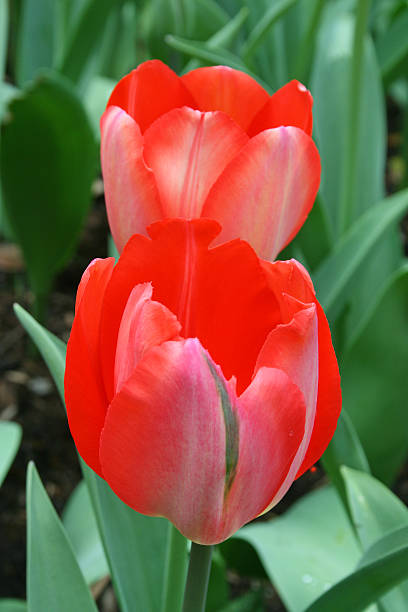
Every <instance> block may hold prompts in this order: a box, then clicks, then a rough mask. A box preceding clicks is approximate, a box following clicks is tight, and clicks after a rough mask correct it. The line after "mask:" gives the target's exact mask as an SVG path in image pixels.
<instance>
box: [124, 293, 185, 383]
mask: <svg viewBox="0 0 408 612" xmlns="http://www.w3.org/2000/svg"><path fill="white" fill-rule="evenodd" d="M152 292H153V288H152V285H151V284H150V283H144V284H140V285H136V287H134V289H133V290H132V292H131V294H130V296H129V299H128V301H127V304H126V307H125V310H124V312H123V316H122V320H121V323H120V328H119V334H118V341H117V344H116V359H115V392H116V393H118V391H120V389H121V387H122V386H123V383H125V382H126V381H127V379H128V378H129V376H130V375H131V374H132V372H133V370H134V369H135V367H136V366H137V364H138V363H139V361H140V360H141V359H142V357H143V356H144V354H145V353H146V351H148V350H149V349H151V348H152V347H153V346H157V345H159V344H162V343H163V342H165V341H166V340H173V339H175V338H177V337H178V335H179V333H180V329H181V325H180V323H179V322H178V321H177V319H176V317H175V316H174V314H173V313H172V312H170V310H168V309H167V308H166V307H165V306H163V304H159V302H154V301H152V300H151V297H152Z"/></svg>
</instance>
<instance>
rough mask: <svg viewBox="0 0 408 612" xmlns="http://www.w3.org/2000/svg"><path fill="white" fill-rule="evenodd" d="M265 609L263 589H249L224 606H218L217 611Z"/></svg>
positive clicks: (230, 611) (232, 611)
mask: <svg viewBox="0 0 408 612" xmlns="http://www.w3.org/2000/svg"><path fill="white" fill-rule="evenodd" d="M264 610H265V608H264V606H263V603H262V591H260V590H259V591H249V592H248V593H245V595H241V597H237V598H235V599H233V600H232V601H230V602H229V603H227V604H226V605H225V606H223V607H222V608H220V607H218V608H217V612H263V611H264ZM206 612H207V611H206Z"/></svg>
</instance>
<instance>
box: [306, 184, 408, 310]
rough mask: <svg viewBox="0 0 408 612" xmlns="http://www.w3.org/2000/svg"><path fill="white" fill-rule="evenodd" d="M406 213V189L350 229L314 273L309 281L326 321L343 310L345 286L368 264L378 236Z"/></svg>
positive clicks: (370, 211) (384, 202)
mask: <svg viewBox="0 0 408 612" xmlns="http://www.w3.org/2000/svg"><path fill="white" fill-rule="evenodd" d="M407 210H408V189H405V190H403V191H400V192H399V193H396V194H395V195H392V196H390V197H388V198H385V200H382V201H381V202H379V203H378V204H376V205H375V206H373V207H372V208H371V210H369V211H367V212H366V213H365V214H364V215H362V216H361V217H360V218H359V219H358V220H357V221H356V222H355V223H354V225H352V227H351V228H350V229H349V231H348V232H347V233H346V234H344V236H343V238H342V239H341V240H340V241H339V242H338V243H337V244H336V246H335V248H334V250H333V252H332V254H331V255H330V256H329V257H328V258H327V259H325V260H324V261H323V262H322V264H321V265H320V266H319V268H318V269H317V270H316V273H315V274H314V275H313V281H314V284H315V287H316V291H317V295H318V297H319V300H320V302H321V304H322V306H323V308H324V309H325V312H326V314H327V316H328V317H329V319H331V320H334V319H335V318H336V316H337V315H338V314H339V312H340V311H341V309H342V308H343V306H344V304H345V302H346V301H347V297H348V293H347V289H348V286H349V284H350V282H351V281H352V279H353V277H354V275H355V274H356V273H357V272H358V270H359V267H360V266H362V265H365V264H366V263H367V262H368V260H369V257H370V256H371V252H372V249H373V248H374V247H375V245H376V244H377V243H378V241H379V240H380V239H381V237H382V235H383V234H384V233H385V231H386V230H387V229H388V228H389V227H390V226H391V225H392V224H394V223H396V222H397V221H398V220H399V219H400V218H401V217H402V216H403V214H404V213H405V212H406V211H407Z"/></svg>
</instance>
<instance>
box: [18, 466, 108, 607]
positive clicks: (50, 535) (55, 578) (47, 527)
mask: <svg viewBox="0 0 408 612" xmlns="http://www.w3.org/2000/svg"><path fill="white" fill-rule="evenodd" d="M27 602H28V609H29V610H30V612H44V610H50V611H51V610H58V612H72V610H81V612H97V608H96V605H95V603H94V601H93V600H92V597H91V594H90V591H89V589H88V587H87V586H86V583H85V580H84V578H83V576H82V573H81V570H80V569H79V566H78V563H77V562H76V559H75V555H74V552H73V550H72V547H71V545H70V543H69V540H68V538H67V535H66V533H65V530H64V528H63V526H62V524H61V521H60V520H59V518H58V516H57V514H56V512H55V510H54V508H53V506H52V504H51V501H50V500H49V498H48V495H47V493H46V491H45V489H44V487H43V485H42V483H41V480H40V477H39V476H38V473H37V470H36V469H35V466H34V464H33V463H30V464H29V466H28V470H27Z"/></svg>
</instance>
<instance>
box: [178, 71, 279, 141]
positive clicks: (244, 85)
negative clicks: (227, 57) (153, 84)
mask: <svg viewBox="0 0 408 612" xmlns="http://www.w3.org/2000/svg"><path fill="white" fill-rule="evenodd" d="M181 80H182V81H183V83H184V84H185V85H186V86H187V88H188V89H189V91H190V92H191V94H192V95H193V97H194V99H195V100H196V103H197V106H196V107H195V108H198V109H199V110H201V111H216V110H220V111H223V112H224V113H226V114H227V115H229V116H230V117H231V119H233V120H234V121H235V123H237V124H238V125H239V126H241V128H242V129H243V130H247V128H248V126H249V125H250V123H251V121H252V119H253V118H254V117H255V115H256V113H257V112H258V111H259V110H260V109H261V108H262V107H263V105H264V104H265V103H266V102H267V100H268V99H269V95H268V93H267V92H266V91H265V90H264V89H263V87H261V86H260V85H259V83H257V82H256V81H255V79H253V78H252V77H250V76H249V75H248V74H245V72H240V71H239V70H234V69H233V68H229V67H228V66H210V67H204V68H197V69H196V70H192V71H191V72H188V73H187V74H185V75H183V76H182V77H181Z"/></svg>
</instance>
